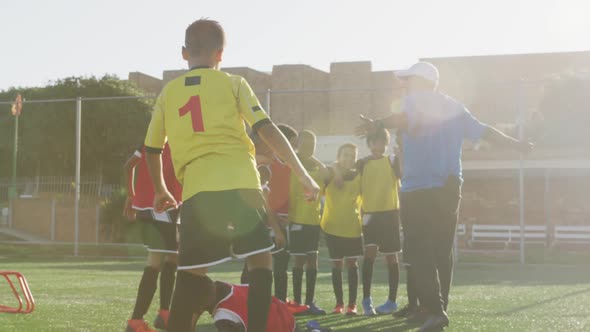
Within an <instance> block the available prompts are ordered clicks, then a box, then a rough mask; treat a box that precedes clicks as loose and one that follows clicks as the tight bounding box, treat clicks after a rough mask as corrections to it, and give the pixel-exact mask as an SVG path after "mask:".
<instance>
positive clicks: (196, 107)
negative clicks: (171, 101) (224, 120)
mask: <svg viewBox="0 0 590 332" xmlns="http://www.w3.org/2000/svg"><path fill="white" fill-rule="evenodd" d="M189 112H190V114H191V120H192V122H193V131H194V132H195V133H199V132H203V131H205V126H204V125H203V112H202V111H201V98H200V97H199V96H192V97H191V98H190V99H189V100H188V101H187V102H186V104H184V106H182V107H181V108H179V109H178V113H179V114H180V116H183V115H186V114H188V113H189Z"/></svg>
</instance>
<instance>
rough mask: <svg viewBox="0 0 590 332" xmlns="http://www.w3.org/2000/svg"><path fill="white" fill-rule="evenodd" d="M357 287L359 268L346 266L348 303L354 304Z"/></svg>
mask: <svg viewBox="0 0 590 332" xmlns="http://www.w3.org/2000/svg"><path fill="white" fill-rule="evenodd" d="M358 289H359V268H358V267H356V266H355V267H350V268H348V304H356V298H357V293H358Z"/></svg>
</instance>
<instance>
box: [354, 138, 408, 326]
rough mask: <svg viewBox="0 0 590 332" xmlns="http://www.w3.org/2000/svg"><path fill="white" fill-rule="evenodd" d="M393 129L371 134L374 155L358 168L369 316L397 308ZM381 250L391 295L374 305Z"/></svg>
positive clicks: (397, 229)
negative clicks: (375, 270) (375, 274)
mask: <svg viewBox="0 0 590 332" xmlns="http://www.w3.org/2000/svg"><path fill="white" fill-rule="evenodd" d="M389 140H390V138H389V132H388V131H387V130H385V129H381V130H377V131H375V132H373V133H371V134H370V135H368V136H367V144H368V146H369V149H370V150H371V155H370V156H368V157H366V158H364V159H361V160H359V162H358V169H359V172H360V173H361V183H362V194H361V195H362V201H363V204H362V209H363V236H364V240H365V257H364V260H363V266H362V271H363V272H362V273H363V311H364V314H365V315H367V316H372V315H375V314H376V313H379V314H390V313H392V312H394V311H395V310H397V303H396V297H397V288H398V283H399V263H398V258H397V253H398V252H400V251H401V241H400V219H399V198H398V193H399V187H400V176H399V162H398V161H396V159H395V157H394V156H389V155H386V154H385V150H386V149H387V146H388V145H389ZM377 251H379V252H381V253H382V254H383V255H385V261H386V263H387V270H388V274H389V298H388V299H387V301H386V302H385V303H384V304H383V305H380V306H378V307H377V308H373V303H372V299H371V284H372V279H373V265H374V263H375V259H376V257H377Z"/></svg>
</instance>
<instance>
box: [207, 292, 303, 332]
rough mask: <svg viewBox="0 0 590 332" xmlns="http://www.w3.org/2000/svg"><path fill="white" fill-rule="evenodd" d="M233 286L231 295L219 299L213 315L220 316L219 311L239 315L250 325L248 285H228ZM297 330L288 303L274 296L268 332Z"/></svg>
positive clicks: (267, 327) (241, 319)
mask: <svg viewBox="0 0 590 332" xmlns="http://www.w3.org/2000/svg"><path fill="white" fill-rule="evenodd" d="M228 286H230V287H231V291H230V293H229V295H227V296H226V297H225V298H224V299H223V300H221V301H219V303H218V304H217V306H216V307H215V309H214V310H213V317H214V319H215V317H216V316H217V317H220V316H221V315H217V314H218V313H222V312H223V311H225V313H229V314H230V315H231V316H232V317H238V318H239V320H240V321H241V323H242V324H244V326H248V285H228ZM293 331H295V317H293V314H291V313H290V312H289V309H287V305H286V304H285V303H283V302H281V301H280V300H279V299H277V298H275V297H274V296H273V298H272V302H271V304H270V311H269V313H268V323H267V324H266V332H293Z"/></svg>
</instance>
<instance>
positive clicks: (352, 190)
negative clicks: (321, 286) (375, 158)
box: [321, 143, 363, 315]
mask: <svg viewBox="0 0 590 332" xmlns="http://www.w3.org/2000/svg"><path fill="white" fill-rule="evenodd" d="M356 157H357V147H356V145H354V144H350V143H348V144H344V145H342V146H341V147H340V148H339V149H338V163H337V164H336V165H335V166H334V168H333V172H335V173H338V174H339V177H340V178H341V179H342V181H341V182H340V183H336V182H334V181H327V184H326V188H325V190H324V193H325V197H326V203H325V205H324V214H323V216H322V221H321V227H322V230H323V231H324V234H325V236H326V242H327V244H328V251H329V253H330V260H331V261H332V286H333V287H334V294H335V295H336V307H335V308H334V311H333V313H337V314H341V313H343V312H344V299H343V297H344V295H343V291H342V269H343V268H344V261H346V268H347V270H348V308H347V310H346V314H347V315H356V314H357V308H356V300H357V292H358V282H359V270H358V264H357V261H358V258H359V257H362V256H363V239H362V224H361V214H360V208H361V207H360V198H361V179H360V176H359V174H358V172H357V170H356V169H355V163H356Z"/></svg>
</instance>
